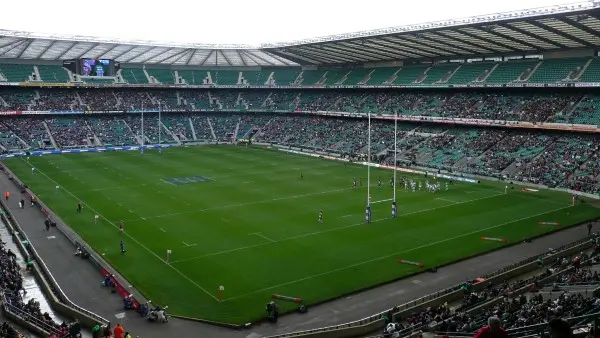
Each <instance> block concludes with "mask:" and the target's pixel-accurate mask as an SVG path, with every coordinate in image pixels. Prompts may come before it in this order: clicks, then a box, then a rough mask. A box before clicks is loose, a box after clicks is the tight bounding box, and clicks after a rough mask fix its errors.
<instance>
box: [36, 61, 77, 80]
mask: <svg viewBox="0 0 600 338" xmlns="http://www.w3.org/2000/svg"><path fill="white" fill-rule="evenodd" d="M37 69H38V72H39V74H40V80H41V81H43V82H55V83H66V82H69V74H68V73H67V71H66V70H65V69H64V68H63V67H61V66H52V65H38V66H37Z"/></svg>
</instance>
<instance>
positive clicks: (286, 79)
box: [261, 69, 300, 86]
mask: <svg viewBox="0 0 600 338" xmlns="http://www.w3.org/2000/svg"><path fill="white" fill-rule="evenodd" d="M265 72H267V71H266V70H263V73H265ZM299 74H300V70H299V69H289V70H279V69H278V70H276V71H273V75H274V80H275V84H276V85H280V86H290V85H292V84H294V82H295V81H296V79H297V78H298V75H299ZM267 77H268V75H267ZM261 84H262V83H261Z"/></svg>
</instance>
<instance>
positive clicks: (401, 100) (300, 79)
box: [0, 2, 600, 337]
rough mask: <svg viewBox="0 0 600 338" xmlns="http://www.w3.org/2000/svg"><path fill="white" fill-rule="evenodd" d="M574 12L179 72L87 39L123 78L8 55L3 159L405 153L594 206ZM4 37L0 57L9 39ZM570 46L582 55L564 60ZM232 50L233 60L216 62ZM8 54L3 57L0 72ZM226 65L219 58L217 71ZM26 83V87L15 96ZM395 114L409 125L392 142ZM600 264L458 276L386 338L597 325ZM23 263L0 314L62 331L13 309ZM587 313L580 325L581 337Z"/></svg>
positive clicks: (592, 137) (192, 64) (398, 33)
mask: <svg viewBox="0 0 600 338" xmlns="http://www.w3.org/2000/svg"><path fill="white" fill-rule="evenodd" d="M581 6H582V5H580V8H579V9H570V10H566V9H565V8H561V9H559V10H555V9H552V10H546V12H544V13H541V14H540V13H538V14H539V15H538V16H539V17H538V16H533V17H530V18H523V16H522V13H519V14H514V15H513V14H511V15H509V16H503V17H502V20H503V21H502V22H500V23H499V24H498V25H496V24H494V21H495V20H497V18H496V17H488V18H483V19H481V20H473V21H470V22H469V23H467V24H464V25H463V24H461V27H460V28H458V27H453V26H451V25H449V24H448V23H438V24H437V25H432V26H430V28H428V29H427V30H424V31H422V32H421V31H420V30H419V29H416V31H415V29H413V28H410V29H408V28H406V27H405V28H402V29H399V30H394V29H390V30H389V31H387V32H386V33H385V34H384V35H380V33H374V32H370V33H365V34H362V33H361V34H356V36H352V35H348V36H346V37H344V39H343V41H340V40H338V39H337V38H336V39H329V38H326V39H318V40H314V41H308V40H307V41H304V42H295V43H293V44H290V45H285V44H282V45H280V44H273V45H265V46H266V47H264V48H259V49H256V50H242V49H240V50H231V51H229V50H227V51H226V52H227V53H229V52H230V53H232V54H227V53H226V52H224V51H220V50H218V49H216V48H217V47H215V49H212V50H210V51H209V50H203V49H201V48H191V47H190V48H189V52H191V54H190V55H189V58H187V60H185V61H183V59H182V58H179V59H177V61H173V58H172V57H169V54H165V55H167V57H166V58H164V59H163V57H164V55H162V52H161V53H154V52H152V51H153V50H155V47H153V46H146V47H144V49H143V50H142V51H141V52H140V53H138V52H137V50H136V51H134V52H132V54H134V55H135V54H138V56H139V55H142V54H145V53H148V55H153V57H152V58H151V59H149V60H162V61H159V62H156V64H154V61H150V63H152V64H151V65H143V64H142V63H135V64H128V62H129V61H132V60H136V57H134V58H130V59H125V58H121V57H122V56H123V55H124V54H129V51H132V50H134V49H136V48H138V47H139V46H136V45H131V49H129V50H127V51H125V52H124V53H122V52H121V54H119V53H115V50H113V49H112V48H116V47H123V45H121V44H119V43H115V44H114V46H106V44H105V43H103V42H97V46H96V47H99V46H101V45H104V46H105V47H106V54H107V55H118V56H116V57H115V58H116V59H117V61H119V62H121V63H122V68H121V69H120V70H119V72H118V74H117V75H118V76H117V77H107V78H97V77H83V78H80V77H79V76H73V77H71V76H70V75H71V74H70V73H69V71H67V70H66V69H65V68H63V67H62V65H61V62H62V61H63V57H62V55H65V54H69V55H70V54H72V53H70V52H71V50H66V51H61V52H60V53H59V54H60V55H61V56H59V54H57V55H56V57H52V56H51V55H52V53H49V54H48V55H50V56H45V57H44V62H41V63H43V64H38V63H40V62H36V60H31V59H34V57H31V55H30V54H28V53H27V49H28V47H26V48H25V49H24V50H22V51H19V57H18V58H21V56H23V59H25V60H20V61H6V63H3V62H0V82H1V83H2V87H0V112H1V113H2V115H7V116H2V117H1V118H0V148H1V151H2V153H3V154H7V153H11V152H17V151H23V150H25V151H31V150H37V149H63V148H70V147H82V148H83V147H91V146H107V145H141V144H156V143H158V142H161V143H169V144H193V143H195V142H208V143H213V142H222V143H235V141H236V140H240V141H241V140H242V139H243V140H244V142H245V141H247V140H250V141H252V142H259V143H263V142H264V143H267V144H269V145H280V146H285V147H295V148H298V149H300V150H302V151H309V152H316V153H318V154H319V155H323V154H328V155H334V156H338V157H344V158H349V159H352V160H355V159H361V160H365V159H367V158H366V157H367V153H368V152H369V151H370V152H371V154H372V158H371V159H368V160H370V161H375V162H377V163H384V164H390V163H391V162H392V161H393V160H394V158H395V156H394V155H397V156H398V160H399V162H400V163H401V165H403V166H407V167H417V168H424V169H426V170H432V171H436V170H438V171H442V170H443V171H448V172H454V173H459V174H461V175H462V174H464V175H475V176H476V177H478V178H480V177H487V178H490V177H492V178H497V179H502V180H507V181H514V180H517V181H522V182H525V183H528V184H536V185H544V186H547V187H551V188H563V189H571V190H575V191H576V192H577V191H578V192H585V193H590V194H595V195H597V196H600V140H598V137H597V133H598V130H599V129H598V128H599V126H600V96H599V95H598V94H597V92H596V90H595V89H593V88H586V87H594V86H597V84H598V83H600V75H599V74H600V57H599V54H598V43H599V42H598V41H600V29H599V28H598V27H600V20H599V19H598V15H599V14H600V12H598V8H600V5H599V4H598V3H597V2H594V3H592V4H591V7H589V8H588V7H585V8H582V7H581ZM590 8H591V9H590ZM569 11H571V12H572V13H570V14H569ZM499 17H500V16H499ZM8 33H10V32H8ZM3 34H4V32H3ZM9 35H10V34H9ZM3 38H4V37H0V45H1V46H5V47H6V46H10V45H11V44H12V43H14V41H8V43H7V42H6V41H1V39H3ZM12 38H14V39H15V41H17V42H19V41H21V42H19V43H22V42H23V41H25V40H20V39H22V37H19V36H18V35H17V36H15V37H12ZM31 39H32V41H34V40H35V41H37V40H39V39H41V38H35V37H32V38H31ZM315 41H316V42H315ZM29 43H31V41H29V42H27V46H29ZM52 44H54V42H52ZM52 44H51V45H50V46H49V47H48V49H47V50H48V51H50V52H52ZM76 44H79V42H77V41H75V42H74V44H73V46H72V47H69V49H70V48H74V46H75V45H76ZM24 45H25V44H24ZM350 46H352V50H350ZM571 46H581V48H579V47H577V52H573V53H570V52H568V51H567V52H566V53H564V52H565V50H568V49H569V47H571ZM94 48H95V47H94ZM157 48H158V47H157ZM160 48H164V53H172V55H178V54H176V53H182V52H181V51H175V50H173V48H175V47H173V48H171V47H160ZM177 48H180V47H177ZM91 49H93V48H91ZM7 50H8V48H7ZM463 51H465V52H468V53H471V54H473V55H464V54H463ZM88 52H90V50H88ZM173 52H176V53H173ZM185 52H186V53H187V52H188V51H185ZM353 52H354V54H355V55H353ZM458 52H460V53H458ZM45 53H46V51H44V53H43V54H44V55H45ZM86 53H87V52H86ZM479 53H480V54H481V55H477V54H479ZM5 54H6V56H5ZM84 54H85V53H84ZM197 54H198V55H197ZM235 54H237V57H238V58H239V61H235V60H234V61H233V62H232V61H231V60H229V59H228V58H227V57H226V55H235ZM15 55H16V54H15ZM15 55H12V56H10V55H8V54H7V51H6V50H4V49H0V57H6V59H7V60H11V59H14V57H15ZM202 55H205V56H202ZM220 55H223V56H224V59H227V60H220V61H217V60H216V59H220ZM506 55H519V56H512V57H507V56H506ZM574 55H576V56H578V57H572V56H574ZM41 56H42V55H38V56H37V57H41ZM130 56H131V55H130ZM130 56H129V57H130ZM211 56H215V57H211ZM80 57H91V56H90V55H83V54H82V55H81V56H80ZM98 57H99V56H98ZM517 57H518V58H520V59H513V58H517ZM149 60H146V61H149ZM166 60H171V61H172V62H167V61H166ZM180 60H181V62H180ZM211 60H212V61H211ZM344 60H354V61H355V62H356V63H355V64H352V65H350V64H346V61H344ZM11 62H12V63H11ZM134 62H137V61H134ZM211 62H212V63H211ZM300 66H302V68H301V67H300ZM238 67H239V69H238ZM241 67H243V68H241ZM120 77H122V78H123V81H124V82H125V83H124V84H125V85H126V86H125V87H126V88H123V86H121V85H123V83H119V82H121V81H120ZM79 79H80V80H79ZM117 80H118V81H117ZM23 82H28V83H27V84H25V85H23V84H21V85H20V86H22V88H21V87H17V83H23ZM69 82H74V83H69ZM186 85H189V86H186ZM120 86H121V87H120ZM194 86H197V87H194ZM220 86H227V87H228V88H219V87H220ZM252 86H257V87H254V88H253V87H252ZM277 86H284V87H286V88H277ZM288 86H289V87H292V88H291V89H290V88H289V87H288ZM346 86H348V87H346ZM362 86H373V87H374V88H362ZM45 87H49V88H45ZM50 87H56V88H50ZM93 87H96V88H93ZM241 87H244V88H243V89H240V88H241ZM246 87H249V88H246ZM303 87H311V88H303ZM386 87H389V88H386ZM461 87H482V88H475V89H474V88H461ZM483 87H487V88H483ZM518 87H523V88H518ZM538 87H539V88H538ZM563 87H568V88H564V89H563ZM459 88H460V89H459ZM159 110H160V111H161V115H159V114H158V111H159ZM142 111H143V113H144V114H145V115H143V116H144V117H143V118H142V115H141V112H142ZM367 114H371V115H370V117H372V118H371V119H370V120H369V121H368V120H367V118H366V115H367ZM396 114H399V115H400V119H401V122H399V124H398V126H397V127H398V133H397V135H394V123H393V120H392V119H393V116H394V115H396ZM12 115H14V116H12ZM17 115H19V116H17ZM159 116H161V118H160V119H159ZM142 121H143V122H142ZM142 125H143V127H142ZM369 125H370V129H371V130H370V132H371V133H370V139H371V148H370V149H368V147H367V139H369V136H368V135H369V127H368V126H369ZM394 136H396V137H397V141H396V143H395V144H394ZM394 149H397V151H398V153H397V154H394ZM599 251H600V248H599V247H598V246H596V247H595V248H594V249H592V250H590V251H589V252H585V253H583V252H582V253H576V254H573V255H571V256H569V257H567V258H562V259H559V260H556V261H553V262H545V261H544V259H543V258H545V257H546V256H544V257H540V265H539V268H538V269H537V270H536V273H535V274H533V275H528V276H519V278H518V279H515V280H509V281H505V282H503V283H502V284H497V285H494V284H489V285H486V286H485V287H483V286H482V285H480V284H481V281H467V282H465V283H463V284H461V285H460V286H457V289H456V290H458V289H460V290H462V291H463V292H464V294H463V297H462V299H460V300H459V301H458V302H455V303H454V304H447V303H441V304H439V305H436V306H433V307H428V308H426V309H419V310H415V311H413V313H411V314H410V315H409V316H403V317H395V314H394V313H393V312H394V311H393V310H392V311H390V313H389V314H390V315H389V316H386V317H385V318H386V321H388V323H387V326H386V332H385V333H384V335H383V336H384V337H399V336H406V335H409V334H412V333H415V332H420V331H430V332H435V333H436V334H438V335H440V336H450V335H452V336H454V335H457V336H467V335H468V336H471V335H473V334H475V335H476V337H480V335H479V334H478V333H476V332H478V331H479V330H481V329H482V327H484V328H485V330H488V329H490V328H489V327H486V325H485V324H486V322H488V321H489V322H488V323H489V325H490V326H494V325H496V324H498V322H497V321H498V320H499V321H501V322H502V326H503V327H504V328H505V329H507V330H509V332H511V336H512V333H515V332H517V331H514V330H515V329H523V331H518V335H525V334H531V333H532V332H530V331H527V330H529V329H528V328H527V327H528V326H532V325H539V324H544V325H545V323H546V322H549V321H550V320H551V318H552V317H554V316H562V317H578V316H586V315H589V316H590V317H589V318H592V317H593V318H592V320H593V319H597V318H598V316H599V313H600V300H598V299H596V298H592V297H590V296H588V295H586V294H585V293H583V292H581V290H580V288H581V287H582V286H584V287H585V288H586V290H587V289H588V288H589V289H590V290H591V289H592V288H594V289H596V288H597V287H598V286H599V285H600V277H599V274H598V271H599V269H598V264H599V263H600V260H599V259H598V256H597V253H598V252H599ZM554 253H555V252H554V251H553V250H551V252H549V253H548V254H547V256H551V255H552V254H554ZM575 261H578V263H577V264H575ZM581 262H584V263H585V265H586V266H585V267H582V266H581V264H580V263H581ZM15 265H16V264H15V263H14V260H13V258H11V257H10V254H9V253H8V252H6V251H5V250H4V249H3V248H1V247H0V266H1V267H2V269H1V270H2V272H3V274H4V275H3V276H2V277H3V278H2V283H3V284H4V285H3V289H4V296H5V298H6V299H4V302H5V303H6V304H9V305H11V306H15V307H17V308H19V309H20V310H22V311H23V312H24V313H28V314H29V315H30V316H32V317H34V318H35V319H36V320H40V321H44V322H46V324H48V325H50V326H51V327H53V330H55V331H57V332H59V331H61V330H63V329H64V327H61V326H59V325H58V324H57V323H54V322H53V321H51V320H49V319H48V318H47V316H45V315H44V314H42V313H41V312H40V310H39V306H38V307H37V308H36V304H35V302H33V303H30V304H23V302H22V299H21V298H20V296H19V287H20V286H19V283H20V282H19V281H20V278H21V277H20V275H19V271H18V270H15ZM476 285H477V286H476ZM490 317H492V319H491V320H490ZM495 317H499V318H495ZM589 318H588V317H586V318H585V319H578V320H577V323H576V324H586V325H587V324H588V321H590V320H589ZM490 330H491V329H490ZM511 330H513V331H511ZM5 332H6V334H7V335H15V334H16V333H8V332H12V331H11V329H10V328H9V327H5V326H4V325H2V326H1V327H0V335H2V334H3V333H5ZM479 332H480V333H481V331H479ZM516 335H517V334H516V333H515V336H516Z"/></svg>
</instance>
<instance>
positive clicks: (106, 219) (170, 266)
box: [37, 170, 219, 302]
mask: <svg viewBox="0 0 600 338" xmlns="http://www.w3.org/2000/svg"><path fill="white" fill-rule="evenodd" d="M37 171H38V172H39V173H41V174H42V175H44V176H45V177H46V178H47V179H48V180H49V181H51V182H53V183H54V184H56V185H58V182H56V181H55V180H53V179H52V178H50V176H48V175H46V174H45V173H44V172H42V171H41V170H37ZM63 191H65V192H66V193H67V194H69V195H71V196H72V197H73V198H75V199H76V200H78V201H81V203H82V204H83V205H85V206H86V207H87V209H89V210H91V211H92V212H93V213H94V214H95V215H98V216H100V217H102V218H103V219H104V220H105V221H107V222H108V224H110V225H112V226H113V227H114V228H115V229H117V230H118V229H119V226H118V225H117V224H116V223H113V222H111V221H110V220H109V219H108V218H106V217H104V215H102V214H100V213H99V212H98V211H97V210H95V209H94V208H92V207H91V206H90V205H89V204H87V203H86V202H85V201H84V200H82V199H81V198H79V197H77V196H76V195H75V194H73V193H72V192H70V191H69V190H67V189H64V188H63ZM123 234H124V235H125V236H127V237H129V238H130V239H131V240H132V241H133V242H135V243H136V244H137V245H139V246H140V247H141V248H143V249H144V250H146V251H148V252H149V253H150V254H151V255H152V256H154V257H156V259H158V260H159V261H161V262H162V263H164V264H165V265H167V266H168V267H169V268H171V269H172V270H173V271H175V272H176V273H177V274H179V275H180V276H181V277H183V278H185V279H186V280H187V281H188V282H190V283H192V284H193V285H194V286H196V287H197V288H198V289H200V290H202V291H203V292H204V293H206V294H207V295H208V296H210V297H211V298H212V299H214V300H215V301H217V302H218V301H219V299H218V298H217V297H215V296H214V295H213V294H211V293H210V292H208V291H207V290H206V289H204V288H203V287H201V286H200V285H198V283H196V282H194V281H193V280H192V279H191V278H190V277H188V276H187V275H185V274H184V273H183V272H181V271H179V270H178V269H176V268H175V267H174V266H172V265H171V264H169V263H167V261H165V260H164V259H162V258H161V257H160V256H158V255H157V254H156V253H154V252H153V251H152V250H150V249H148V247H147V246H145V245H144V244H142V243H141V242H140V241H138V240H137V239H135V237H133V236H131V235H130V234H129V233H127V232H124V233H123Z"/></svg>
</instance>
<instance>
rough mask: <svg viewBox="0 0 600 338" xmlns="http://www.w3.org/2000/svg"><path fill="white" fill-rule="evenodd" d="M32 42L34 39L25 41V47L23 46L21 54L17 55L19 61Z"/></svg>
mask: <svg viewBox="0 0 600 338" xmlns="http://www.w3.org/2000/svg"><path fill="white" fill-rule="evenodd" d="M33 41H34V39H27V46H25V48H23V50H22V51H21V53H19V56H17V59H20V58H21V56H23V54H24V53H25V51H26V50H27V48H29V46H30V45H31V43H32V42H33Z"/></svg>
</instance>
